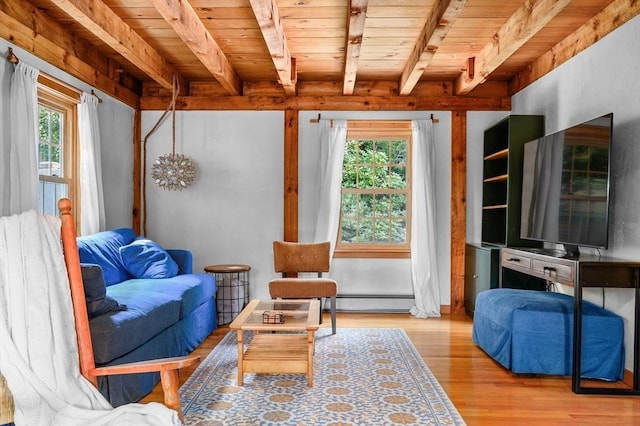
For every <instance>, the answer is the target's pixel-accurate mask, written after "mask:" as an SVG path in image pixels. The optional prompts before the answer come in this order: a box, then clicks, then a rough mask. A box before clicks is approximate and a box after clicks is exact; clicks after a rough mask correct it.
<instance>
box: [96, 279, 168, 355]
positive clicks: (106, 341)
mask: <svg viewBox="0 0 640 426" xmlns="http://www.w3.org/2000/svg"><path fill="white" fill-rule="evenodd" d="M107 295H108V296H110V297H112V298H114V299H115V300H117V301H118V302H119V303H121V304H123V305H126V306H127V309H126V310H124V311H120V312H108V313H106V314H104V315H100V316H98V317H95V318H93V319H91V320H90V327H91V338H92V341H93V354H94V356H95V360H96V363H97V364H105V363H108V362H109V361H111V360H113V359H115V358H118V357H120V356H122V355H124V354H126V353H128V352H130V351H132V350H133V349H135V348H137V347H139V346H141V345H143V344H144V343H145V342H146V341H148V340H149V339H151V338H152V337H154V336H155V335H156V334H158V333H160V332H162V331H163V330H164V329H166V328H168V327H170V326H172V325H173V324H175V323H176V322H178V320H179V316H180V298H179V296H176V295H170V294H163V293H160V292H148V291H140V290H135V289H132V288H129V287H127V286H123V285H113V286H110V287H107Z"/></svg>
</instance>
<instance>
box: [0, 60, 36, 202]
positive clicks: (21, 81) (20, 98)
mask: <svg viewBox="0 0 640 426" xmlns="http://www.w3.org/2000/svg"><path fill="white" fill-rule="evenodd" d="M39 73H40V71H38V70H37V69H36V68H34V67H32V66H30V65H27V64H25V63H24V62H20V63H18V65H16V67H15V70H14V72H13V75H12V76H11V92H10V99H11V101H10V105H11V113H10V126H11V131H10V134H11V141H10V148H9V194H8V195H9V203H8V204H9V212H8V213H9V214H17V213H21V212H23V211H26V210H30V209H37V208H38V167H37V166H38V91H37V84H38V74H39ZM4 166H5V163H3V167H4ZM5 201H6V200H3V204H4V203H5ZM3 210H5V209H3ZM3 213H6V212H3Z"/></svg>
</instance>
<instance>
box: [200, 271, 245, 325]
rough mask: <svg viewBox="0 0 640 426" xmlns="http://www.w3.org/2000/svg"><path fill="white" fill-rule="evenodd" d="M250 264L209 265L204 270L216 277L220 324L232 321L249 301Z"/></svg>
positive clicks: (217, 307)
mask: <svg viewBox="0 0 640 426" xmlns="http://www.w3.org/2000/svg"><path fill="white" fill-rule="evenodd" d="M250 270H251V266H249V265H236V264H225V265H209V266H205V268H204V271H205V272H206V273H208V274H212V275H213V276H215V278H216V286H217V291H216V309H217V311H218V324H219V325H224V324H229V323H231V322H232V321H233V320H234V318H235V317H236V316H238V314H239V313H240V311H242V309H243V308H244V307H245V306H246V305H247V303H249V289H250V280H249V271H250Z"/></svg>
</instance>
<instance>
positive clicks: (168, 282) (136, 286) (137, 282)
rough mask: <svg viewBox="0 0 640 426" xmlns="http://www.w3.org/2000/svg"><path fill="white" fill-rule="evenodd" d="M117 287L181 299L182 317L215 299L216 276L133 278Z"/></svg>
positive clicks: (192, 275)
mask: <svg viewBox="0 0 640 426" xmlns="http://www.w3.org/2000/svg"><path fill="white" fill-rule="evenodd" d="M117 287H120V288H121V289H122V290H120V291H130V292H142V293H144V294H163V295H166V296H168V297H171V298H174V299H177V300H180V314H179V315H180V319H182V318H184V317H185V316H187V315H188V314H189V313H190V312H191V311H193V310H194V309H196V308H197V307H198V306H200V305H202V304H203V303H205V302H206V301H208V300H210V299H213V297H214V295H215V292H216V284H215V278H214V277H213V276H212V275H210V274H205V273H200V274H187V275H178V276H175V277H173V278H155V279H131V280H128V281H125V282H123V283H121V284H119V285H118V286H117ZM121 302H122V301H121Z"/></svg>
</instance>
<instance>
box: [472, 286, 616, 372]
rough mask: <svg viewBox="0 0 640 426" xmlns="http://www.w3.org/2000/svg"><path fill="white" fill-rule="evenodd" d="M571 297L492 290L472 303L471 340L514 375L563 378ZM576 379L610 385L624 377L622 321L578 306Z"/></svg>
mask: <svg viewBox="0 0 640 426" xmlns="http://www.w3.org/2000/svg"><path fill="white" fill-rule="evenodd" d="M574 303H575V301H574V298H573V297H571V296H568V295H565V294H561V293H553V292H542V291H535V290H515V289H492V290H487V291H483V292H481V293H479V294H478V296H477V298H476V310H475V313H474V318H473V341H474V342H475V343H476V344H477V345H478V346H480V348H482V349H483V350H484V351H485V352H487V354H489V355H490V356H491V357H493V358H494V359H495V360H496V361H498V362H499V363H500V364H502V365H503V366H504V367H505V368H508V369H510V370H512V371H513V372H514V373H534V374H549V375H562V376H569V375H571V372H572V363H573V311H574ZM582 318H583V321H582V324H583V330H582V331H583V333H582V362H581V377H583V378H594V379H603V380H609V381H616V380H619V379H621V378H622V377H623V373H624V328H623V327H624V324H623V321H622V318H621V317H619V316H618V315H615V314H614V313H612V312H610V311H607V310H606V309H603V308H600V307H599V306H597V305H595V304H593V303H590V302H587V301H583V307H582Z"/></svg>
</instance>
